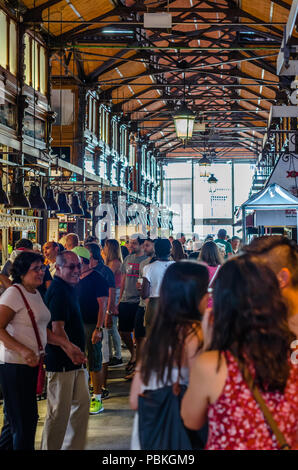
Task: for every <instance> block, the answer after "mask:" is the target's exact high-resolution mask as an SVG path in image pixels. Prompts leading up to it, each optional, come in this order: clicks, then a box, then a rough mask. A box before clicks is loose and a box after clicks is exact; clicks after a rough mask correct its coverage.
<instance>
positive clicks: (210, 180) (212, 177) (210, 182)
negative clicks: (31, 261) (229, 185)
mask: <svg viewBox="0 0 298 470" xmlns="http://www.w3.org/2000/svg"><path fill="white" fill-rule="evenodd" d="M207 181H208V183H209V184H215V183H217V182H218V179H217V178H216V177H215V176H214V174H213V173H211V176H210V178H208V180H207Z"/></svg>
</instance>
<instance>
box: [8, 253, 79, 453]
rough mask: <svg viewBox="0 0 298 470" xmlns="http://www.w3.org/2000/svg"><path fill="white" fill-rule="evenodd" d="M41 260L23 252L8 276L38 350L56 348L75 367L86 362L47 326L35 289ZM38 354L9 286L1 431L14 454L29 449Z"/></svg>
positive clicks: (34, 414) (34, 420)
mask: <svg viewBox="0 0 298 470" xmlns="http://www.w3.org/2000/svg"><path fill="white" fill-rule="evenodd" d="M45 269H46V267H45V265H44V258H43V256H42V255H40V254H39V253H34V252H31V251H26V252H23V253H21V254H20V255H18V256H17V258H16V259H15V261H14V263H13V265H12V270H11V275H12V279H13V284H15V285H16V286H18V287H19V288H20V289H21V291H22V293H23V294H24V296H25V298H26V300H27V302H28V304H29V306H30V307H31V309H32V312H33V314H34V318H35V321H36V324H37V328H38V332H39V336H40V340H41V343H42V346H43V348H45V345H46V343H50V344H54V345H56V346H60V347H62V348H63V350H64V351H65V352H66V354H67V355H68V356H69V357H70V359H71V360H72V361H73V362H74V363H75V364H81V363H83V362H85V357H84V354H83V353H82V352H81V351H80V349H79V348H78V347H77V346H75V345H74V344H72V343H71V342H70V341H68V340H67V339H66V338H65V337H60V336H56V335H55V334H54V333H53V332H52V331H51V330H49V329H48V328H47V325H48V323H49V321H50V318H51V315H50V312H49V310H48V309H47V307H46V306H45V304H44V303H43V300H42V298H41V295H40V293H39V292H38V290H37V288H38V287H39V286H40V285H41V284H42V282H43V277H44V271H45ZM39 359H40V352H39V348H38V344H37V339H36V335H35V332H34V329H33V326H32V322H31V319H30V316H29V313H28V310H27V308H26V306H25V303H24V300H23V298H22V296H21V294H20V292H19V290H18V289H17V288H16V287H14V286H11V287H9V288H8V289H7V290H6V291H5V292H4V293H3V294H2V296H1V297H0V384H1V388H2V391H3V396H4V402H5V426H4V427H5V430H2V432H5V433H7V431H8V428H9V431H10V433H11V437H12V448H13V449H14V450H33V449H34V439H35V431H36V425H37V419H38V414H37V402H36V386H37V376H38V364H39ZM0 440H1V438H0Z"/></svg>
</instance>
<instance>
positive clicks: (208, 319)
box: [202, 308, 214, 351]
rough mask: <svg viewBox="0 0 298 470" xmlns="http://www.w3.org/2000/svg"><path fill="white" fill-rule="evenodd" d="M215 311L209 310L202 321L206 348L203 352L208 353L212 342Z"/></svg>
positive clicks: (204, 347)
mask: <svg viewBox="0 0 298 470" xmlns="http://www.w3.org/2000/svg"><path fill="white" fill-rule="evenodd" d="M213 320H214V316H213V310H212V308H207V310H206V311H205V313H204V315H203V320H202V332H203V339H204V346H203V350H204V351H206V350H207V349H208V348H209V346H210V344H211V341H212V335H213Z"/></svg>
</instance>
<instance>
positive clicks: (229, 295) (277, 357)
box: [181, 256, 298, 450]
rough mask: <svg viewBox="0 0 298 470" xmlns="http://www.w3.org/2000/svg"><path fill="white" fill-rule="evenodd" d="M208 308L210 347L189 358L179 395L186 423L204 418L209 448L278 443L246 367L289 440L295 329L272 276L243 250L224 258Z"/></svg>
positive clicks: (293, 419) (295, 411)
mask: <svg viewBox="0 0 298 470" xmlns="http://www.w3.org/2000/svg"><path fill="white" fill-rule="evenodd" d="M213 307H214V310H213V312H214V313H213V314H211V315H212V316H211V315H210V314H209V319H208V314H207V315H206V317H205V318H204V324H205V325H206V326H207V325H209V326H208V327H206V328H204V340H205V341H206V342H208V336H209V333H210V329H211V344H210V347H209V351H207V352H205V353H203V354H201V355H200V357H197V358H196V360H195V361H194V365H193V368H192V371H191V374H190V382H189V388H188V390H187V391H186V394H185V395H184V398H183V401H182V409H181V415H182V418H183V421H184V424H185V426H186V427H188V428H190V429H199V428H200V427H201V426H202V425H203V424H204V423H205V421H206V419H207V417H208V425H209V435H208V442H207V445H206V449H211V450H240V449H242V450H271V449H278V448H280V445H279V444H278V442H277V439H276V438H275V436H273V433H272V431H271V429H270V426H269V425H268V423H267V421H266V419H265V417H264V414H263V412H262V410H261V408H260V406H259V405H258V404H257V401H256V400H255V398H254V396H253V394H252V392H251V389H250V386H249V382H250V381H249V378H248V375H247V374H248V372H249V375H250V376H251V377H252V378H253V380H254V384H255V385H256V386H257V388H258V390H259V391H260V393H261V396H262V397H263V400H264V401H265V404H266V405H267V408H268V409H269V411H270V412H271V414H272V415H273V417H274V420H275V422H276V423H277V425H278V427H279V429H280V430H281V431H282V433H283V435H284V437H285V439H286V441H287V442H288V444H289V445H290V446H292V445H293V444H294V443H295V438H296V435H297V423H298V394H297V391H298V390H297V384H298V367H297V365H294V364H292V363H291V360H290V352H291V349H290V345H291V342H292V340H293V339H294V335H292V333H291V332H290V331H289V329H288V325H287V308H286V305H285V304H284V302H283V299H282V296H281V293H280V288H279V284H278V281H277V278H276V276H275V274H274V273H273V271H271V269H269V268H268V267H267V266H265V265H263V264H261V263H260V262H258V263H255V262H252V261H251V259H250V258H249V257H247V256H241V257H237V258H234V259H232V260H231V261H228V262H227V263H225V264H224V265H223V266H222V268H221V269H220V271H219V273H218V277H217V280H216V282H215V289H214V306H213ZM212 323H213V325H212ZM211 325H212V326H211ZM208 330H209V333H208ZM244 377H245V379H244Z"/></svg>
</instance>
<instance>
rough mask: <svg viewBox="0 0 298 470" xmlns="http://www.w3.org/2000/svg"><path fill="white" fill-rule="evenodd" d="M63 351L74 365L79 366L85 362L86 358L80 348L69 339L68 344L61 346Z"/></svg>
mask: <svg viewBox="0 0 298 470" xmlns="http://www.w3.org/2000/svg"><path fill="white" fill-rule="evenodd" d="M62 349H63V350H64V352H65V353H66V354H67V356H68V357H69V359H70V360H71V361H72V362H73V363H74V364H75V365H76V366H79V365H81V364H86V362H87V358H86V356H85V354H84V353H83V352H82V351H81V350H80V348H79V347H78V346H76V345H75V344H73V343H71V342H70V341H69V342H68V344H67V345H66V346H65V347H64V348H62Z"/></svg>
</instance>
